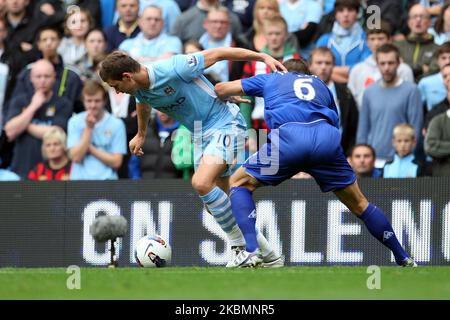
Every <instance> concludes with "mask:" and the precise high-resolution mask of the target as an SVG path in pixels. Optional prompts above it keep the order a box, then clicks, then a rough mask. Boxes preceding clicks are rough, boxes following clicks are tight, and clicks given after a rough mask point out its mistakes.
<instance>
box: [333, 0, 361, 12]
mask: <svg viewBox="0 0 450 320" xmlns="http://www.w3.org/2000/svg"><path fill="white" fill-rule="evenodd" d="M360 6H361V3H360V0H336V2H335V3H334V12H335V13H336V12H337V11H340V10H343V9H345V8H347V9H349V10H355V11H356V12H358V11H359V7H360Z"/></svg>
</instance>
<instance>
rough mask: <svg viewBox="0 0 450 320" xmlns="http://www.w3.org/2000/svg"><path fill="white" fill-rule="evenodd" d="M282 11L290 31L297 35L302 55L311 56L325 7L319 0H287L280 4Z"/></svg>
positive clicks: (306, 57)
mask: <svg viewBox="0 0 450 320" xmlns="http://www.w3.org/2000/svg"><path fill="white" fill-rule="evenodd" d="M280 12H281V15H282V16H283V18H284V19H285V20H286V22H287V24H288V32H291V33H294V34H295V35H296V36H297V41H298V43H299V46H300V49H301V52H302V56H303V57H304V58H305V59H308V58H309V54H310V53H311V51H312V49H313V46H312V42H311V40H312V38H313V36H314V33H315V32H316V30H317V25H318V24H319V22H320V19H321V18H322V14H323V8H322V6H321V5H320V4H319V3H318V2H317V1H310V0H287V1H285V2H282V3H281V4H280Z"/></svg>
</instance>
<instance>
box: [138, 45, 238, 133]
mask: <svg viewBox="0 0 450 320" xmlns="http://www.w3.org/2000/svg"><path fill="white" fill-rule="evenodd" d="M146 68H147V70H148V74H149V80H150V87H149V88H148V89H140V90H138V91H137V92H136V94H135V97H136V101H137V102H138V103H146V104H149V105H150V106H151V107H153V108H155V109H157V110H159V111H161V112H164V113H165V114H167V115H169V116H171V117H172V118H174V119H175V120H178V121H179V122H180V123H181V124H183V125H184V126H186V127H187V128H188V129H189V130H190V131H194V122H195V121H201V125H202V128H203V130H206V129H210V128H213V127H215V128H219V127H222V126H224V125H226V124H227V123H229V122H231V121H232V120H233V119H234V118H235V117H236V116H237V114H238V113H239V107H238V106H237V105H235V104H232V103H225V102H223V101H221V100H220V99H218V98H217V95H216V94H215V92H214V86H213V85H212V84H211V83H210V82H209V81H208V80H207V79H206V78H205V77H204V76H203V71H204V69H205V61H204V56H203V54H201V53H195V54H191V55H175V56H173V57H171V58H170V59H166V60H162V61H157V62H155V63H152V64H150V65H148V66H146Z"/></svg>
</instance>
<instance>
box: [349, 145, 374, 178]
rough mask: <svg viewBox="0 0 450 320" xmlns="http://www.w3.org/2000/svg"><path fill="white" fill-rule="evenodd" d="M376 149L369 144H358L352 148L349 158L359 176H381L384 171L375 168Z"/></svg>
mask: <svg viewBox="0 0 450 320" xmlns="http://www.w3.org/2000/svg"><path fill="white" fill-rule="evenodd" d="M375 158H376V153H375V149H374V148H372V146H371V145H369V144H364V143H360V144H356V145H354V146H353V148H351V149H350V153H349V156H348V158H347V161H348V163H349V164H350V165H351V166H352V168H353V170H354V171H355V173H356V176H357V177H358V179H359V178H381V177H382V171H381V170H380V169H377V168H375Z"/></svg>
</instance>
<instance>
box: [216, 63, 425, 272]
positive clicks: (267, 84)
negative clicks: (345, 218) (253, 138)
mask: <svg viewBox="0 0 450 320" xmlns="http://www.w3.org/2000/svg"><path fill="white" fill-rule="evenodd" d="M284 66H285V67H286V68H287V70H288V71H289V72H275V73H270V74H261V75H257V76H254V77H251V78H247V79H242V80H236V81H231V82H224V83H219V84H217V85H216V86H215V91H216V93H217V95H218V96H219V97H222V98H225V97H227V96H233V95H247V96H257V97H263V98H264V104H265V110H264V112H265V114H264V117H265V120H266V122H267V125H268V127H269V128H270V130H271V132H270V134H269V136H268V140H267V143H266V144H264V145H263V146H262V147H261V148H260V150H259V151H258V152H256V153H255V154H253V155H252V156H250V157H249V158H248V159H247V160H246V162H245V163H244V164H243V165H242V166H241V167H240V168H239V169H238V170H237V171H236V172H235V173H234V174H233V175H232V176H231V179H230V185H231V190H230V198H231V206H232V210H233V214H234V216H235V218H236V221H237V223H238V225H239V227H240V229H241V230H242V232H243V233H244V237H245V241H246V250H243V251H241V252H240V253H239V254H238V255H236V258H235V260H234V262H233V263H232V264H231V265H230V267H256V266H258V265H260V264H261V262H262V259H261V256H260V252H259V249H258V243H257V241H256V233H255V222H256V208H255V203H254V201H253V198H252V193H253V191H254V190H256V189H257V188H259V187H262V186H266V185H272V186H276V185H278V184H280V183H281V182H283V181H284V180H286V179H289V178H291V177H292V176H293V175H295V174H296V173H298V172H300V171H302V172H306V173H309V174H310V175H311V176H313V178H314V179H315V181H316V182H317V184H318V185H319V187H320V189H321V191H322V192H329V191H333V192H334V193H335V195H336V196H337V197H338V198H339V200H340V201H341V202H342V203H343V204H345V205H346V206H347V208H348V209H349V210H350V211H351V212H352V213H353V214H355V215H356V216H357V217H358V218H360V219H361V220H362V221H363V222H364V224H365V225H366V227H367V229H368V230H369V232H370V233H371V234H372V235H373V236H374V237H375V238H376V239H377V240H379V241H380V242H381V243H382V244H383V245H385V246H386V247H388V248H389V249H390V250H391V251H392V253H393V254H394V257H395V261H396V263H397V264H398V265H401V266H406V267H415V266H417V264H416V263H415V262H414V260H413V259H412V258H411V257H410V256H409V255H408V254H407V253H406V252H405V250H404V249H403V248H402V246H401V244H400V243H399V241H398V240H397V237H396V235H395V233H394V230H393V229H392V226H391V224H390V223H389V221H388V220H387V219H386V216H385V214H384V213H383V212H382V211H381V210H380V209H379V208H377V207H376V206H374V205H373V204H371V203H369V202H368V200H367V199H366V198H365V196H364V195H363V194H362V192H361V190H360V189H359V187H358V184H357V182H356V176H355V173H354V172H353V169H352V168H351V167H350V165H349V164H348V162H347V159H346V157H345V155H344V152H343V149H342V147H341V144H340V141H341V135H340V132H339V117H338V113H337V109H336V105H335V102H334V98H333V94H332V93H331V91H330V90H329V89H328V87H327V85H326V84H325V83H324V82H322V81H321V80H320V79H319V78H318V77H316V76H312V75H310V73H309V70H308V66H307V64H306V62H305V61H303V60H301V59H291V60H287V61H286V62H285V63H284Z"/></svg>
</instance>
